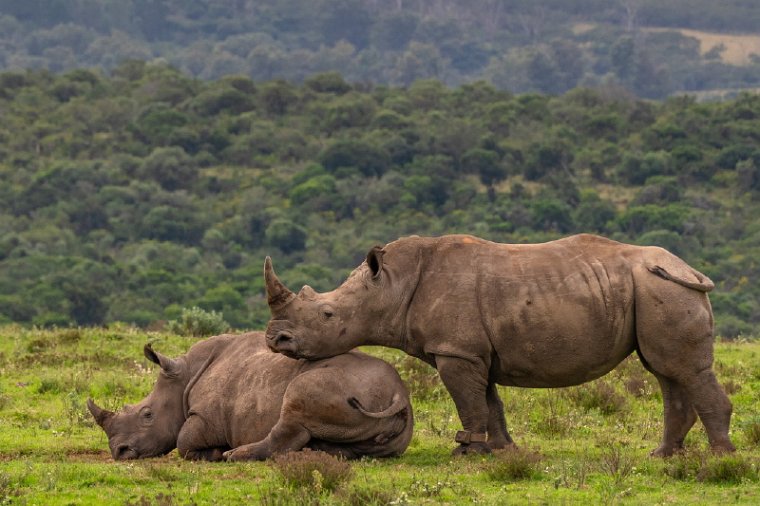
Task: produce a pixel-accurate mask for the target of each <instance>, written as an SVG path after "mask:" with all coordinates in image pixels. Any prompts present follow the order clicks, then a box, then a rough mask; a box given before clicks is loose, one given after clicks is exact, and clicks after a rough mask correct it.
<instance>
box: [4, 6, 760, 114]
mask: <svg viewBox="0 0 760 506" xmlns="http://www.w3.org/2000/svg"><path fill="white" fill-rule="evenodd" d="M758 26H760V6H758V4H757V2H752V1H747V0H722V1H720V2H715V1H713V0H669V1H667V2H662V1H659V0H617V1H609V0H469V1H467V2H461V1H458V0H396V1H395V2H380V1H378V0H285V1H283V0H256V1H250V0H236V1H234V2H233V1H230V0H197V1H192V2H188V1H185V0H160V1H158V0H120V1H119V2H114V1H113V0H66V1H63V0H55V1H52V0H45V1H42V0H0V69H5V70H22V69H27V68H35V69H46V70H51V71H55V72H61V71H69V70H74V69H77V68H83V67H91V68H94V67H99V68H102V69H105V70H108V71H110V70H113V69H114V68H116V67H117V66H119V65H120V64H121V62H123V61H124V60H125V59H139V60H151V59H156V60H160V61H166V62H169V63H170V64H171V65H173V66H175V67H176V68H179V69H181V70H182V71H184V72H185V73H187V74H189V75H192V76H194V77H200V78H203V79H219V78H221V77H223V76H226V75H230V74H239V75H245V76H248V77H250V78H252V79H255V80H256V81H271V80H274V79H286V80H288V81H291V82H297V83H301V82H303V81H304V80H306V79H309V78H310V76H313V75H314V74H320V73H325V72H335V71H337V72H340V73H341V74H342V75H343V76H345V77H346V78H347V79H348V80H350V81H352V82H373V83H382V84H386V85H391V86H409V85H411V84H412V83H414V82H415V81H418V80H420V79H435V80H439V81H441V82H443V83H445V84H446V85H447V86H460V85H462V84H465V83H471V82H476V81H486V82H489V83H491V84H493V85H494V86H495V87H497V88H499V89H502V90H508V91H510V92H512V93H525V92H540V93H549V94H561V93H564V92H566V91H568V90H570V89H572V88H575V87H578V86H597V85H600V84H609V83H615V84H618V85H622V86H625V87H626V88H628V89H629V90H631V91H633V92H634V93H636V94H637V95H638V96H641V97H647V98H665V97H667V96H669V95H671V94H673V93H677V92H687V91H688V92H708V91H710V92H714V93H718V94H726V93H729V94H733V93H735V92H736V90H740V89H748V88H758V87H760V35H759V34H758V31H757V27H758ZM313 84H314V85H316V86H317V87H319V86H330V84H329V82H327V81H325V82H322V83H313ZM78 86H79V85H77V84H66V85H62V86H61V88H60V89H59V93H63V94H66V93H74V92H75V88H77V87H78ZM175 91H178V92H179V91H180V90H175ZM237 91H238V92H239V91H240V90H237ZM323 91H324V88H323ZM206 100H208V101H209V102H208V103H207V102H206ZM224 103H227V105H223V104H224ZM198 105H199V107H203V106H210V107H218V106H222V107H246V105H245V103H244V101H242V102H241V98H240V96H239V95H238V94H237V92H235V91H230V90H227V91H226V92H225V94H224V95H223V96H216V97H205V100H203V101H201V103H199V104H198ZM175 120H176V121H181V119H179V118H175Z"/></svg>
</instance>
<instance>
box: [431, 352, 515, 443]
mask: <svg viewBox="0 0 760 506" xmlns="http://www.w3.org/2000/svg"><path fill="white" fill-rule="evenodd" d="M435 366H436V369H438V374H439V375H440V376H441V380H442V381H443V384H444V385H445V386H446V389H447V390H448V391H449V394H451V397H452V399H454V404H455V405H456V407H457V413H458V414H459V419H460V420H461V421H462V427H463V428H464V430H462V431H459V432H458V433H457V436H456V438H455V441H456V442H457V443H459V447H458V448H456V449H455V450H454V452H453V453H454V455H462V454H466V453H490V451H491V447H490V446H489V445H488V443H487V434H486V431H487V430H488V424H489V405H488V402H487V400H486V389H487V387H488V370H487V368H486V367H485V365H484V364H483V363H482V362H474V361H470V360H465V359H463V358H458V357H449V356H443V355H436V357H435ZM499 404H501V401H499ZM494 420H495V419H494ZM494 423H495V424H497V425H498V424H499V422H498V421H496V420H495V421H494ZM504 430H505V432H506V426H505V429H504Z"/></svg>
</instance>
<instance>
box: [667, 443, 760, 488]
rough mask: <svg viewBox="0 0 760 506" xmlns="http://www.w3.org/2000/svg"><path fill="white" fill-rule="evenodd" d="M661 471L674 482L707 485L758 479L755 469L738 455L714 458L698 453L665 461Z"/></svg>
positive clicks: (686, 453) (684, 454)
mask: <svg viewBox="0 0 760 506" xmlns="http://www.w3.org/2000/svg"><path fill="white" fill-rule="evenodd" d="M663 471H664V472H665V474H666V475H668V476H670V477H671V478H674V479H676V480H692V479H694V480H697V481H701V482H708V483H741V482H743V481H756V480H757V479H758V474H757V470H756V469H755V467H754V466H753V465H752V464H751V463H750V462H748V461H747V460H746V459H745V458H744V457H742V456H740V455H724V456H718V457H716V456H713V455H711V454H709V453H707V452H700V451H689V452H685V453H683V454H681V455H677V456H675V457H673V458H670V459H667V460H666V461H665V467H664V468H663Z"/></svg>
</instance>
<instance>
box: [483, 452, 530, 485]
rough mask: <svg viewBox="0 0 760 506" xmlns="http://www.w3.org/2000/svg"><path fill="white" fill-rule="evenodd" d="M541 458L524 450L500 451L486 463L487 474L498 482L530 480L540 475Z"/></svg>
mask: <svg viewBox="0 0 760 506" xmlns="http://www.w3.org/2000/svg"><path fill="white" fill-rule="evenodd" d="M540 461H541V456H540V455H539V454H537V453H534V452H531V451H529V450H523V449H519V448H518V449H506V450H498V451H495V452H494V453H493V458H492V459H491V460H490V461H488V462H487V463H486V469H485V471H486V474H488V476H489V477H490V478H491V479H492V480H496V481H505V482H511V481H518V480H526V479H530V478H532V477H534V476H536V475H537V474H538V463H539V462H540Z"/></svg>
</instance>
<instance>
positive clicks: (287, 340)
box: [264, 247, 399, 360]
mask: <svg viewBox="0 0 760 506" xmlns="http://www.w3.org/2000/svg"><path fill="white" fill-rule="evenodd" d="M382 258H383V251H382V249H381V248H380V247H375V248H373V249H372V250H371V251H370V252H369V254H368V255H367V259H366V261H365V262H363V263H362V264H361V265H360V266H359V267H357V268H356V269H354V271H353V272H352V273H351V275H350V276H349V277H348V279H347V280H346V281H345V282H344V283H343V284H342V285H341V286H339V287H338V288H336V289H335V290H333V291H331V292H326V293H317V292H316V291H314V290H313V289H312V288H311V287H309V286H308V285H307V286H304V287H303V288H302V289H301V291H300V292H299V293H298V294H295V293H293V292H291V291H290V290H289V289H288V288H287V287H286V286H285V285H284V284H282V283H281V282H280V280H279V279H278V278H277V275H276V274H275V273H274V270H273V268H272V261H271V259H270V258H269V257H267V258H266V260H265V262H264V279H265V281H266V290H267V302H268V303H269V309H270V311H271V313H272V319H271V320H270V321H269V325H268V326H267V331H266V338H267V345H268V346H269V348H271V349H272V350H273V351H276V352H279V353H282V354H284V355H287V356H289V357H292V358H306V359H311V360H313V359H318V358H326V357H332V356H335V355H338V354H341V353H345V352H347V351H349V350H351V349H353V348H355V347H357V346H360V345H364V344H384V345H386V346H392V343H388V342H385V341H384V338H385V337H386V336H387V335H388V334H389V325H390V321H391V319H388V318H386V315H387V314H388V313H389V312H390V311H391V310H392V308H393V306H394V305H395V304H398V302H399V301H398V300H397V298H396V297H394V296H393V291H394V290H392V289H390V287H389V286H388V284H389V280H388V279H386V278H387V275H386V274H387V273H385V272H384V270H383V260H382ZM390 333H391V334H392V332H390ZM381 341H382V342H381Z"/></svg>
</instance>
